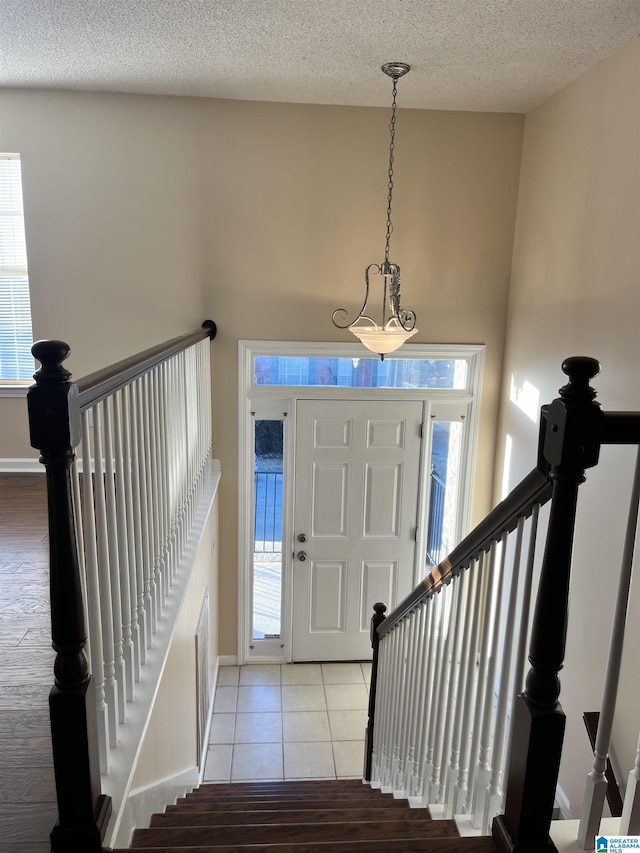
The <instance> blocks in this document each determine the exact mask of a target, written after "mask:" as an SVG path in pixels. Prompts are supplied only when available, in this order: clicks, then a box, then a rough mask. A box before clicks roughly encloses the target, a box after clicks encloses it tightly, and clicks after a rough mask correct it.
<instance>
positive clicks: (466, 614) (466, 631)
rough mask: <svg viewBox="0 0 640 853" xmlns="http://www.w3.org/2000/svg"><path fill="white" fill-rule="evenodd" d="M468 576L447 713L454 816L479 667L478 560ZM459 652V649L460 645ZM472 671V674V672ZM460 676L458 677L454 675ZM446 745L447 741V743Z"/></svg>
mask: <svg viewBox="0 0 640 853" xmlns="http://www.w3.org/2000/svg"><path fill="white" fill-rule="evenodd" d="M463 574H464V575H465V576H466V583H467V587H468V590H467V594H466V596H465V598H464V608H463V609H462V611H461V613H460V615H459V617H458V625H459V626H460V627H459V628H458V629H457V631H458V635H459V637H460V650H459V653H458V655H459V661H460V664H459V666H458V668H457V670H456V671H454V670H452V673H451V675H452V677H451V682H453V683H456V682H457V696H456V697H455V706H454V696H455V692H454V691H455V689H456V688H455V686H452V684H450V685H449V694H448V697H447V706H448V712H447V716H448V718H449V720H450V721H452V725H453V730H452V732H451V738H450V744H451V747H450V755H449V766H448V768H447V773H446V778H445V780H444V781H445V784H446V788H445V792H444V796H443V797H442V799H443V800H444V803H445V806H444V816H445V817H446V818H451V817H452V816H453V802H454V790H455V784H456V783H457V781H458V776H459V772H460V747H461V736H462V724H463V719H464V709H465V699H466V694H467V692H468V691H469V690H470V684H469V681H470V678H472V677H473V670H474V668H475V659H474V655H473V651H472V648H471V638H472V627H473V618H472V617H473V613H472V611H473V606H474V602H475V599H476V590H477V588H478V564H477V561H475V560H474V561H472V563H471V565H470V566H469V568H468V569H467V570H466V571H465V572H464V573H463ZM456 651H457V648H456ZM470 673H471V675H470ZM454 676H457V677H454ZM445 745H446V744H445Z"/></svg>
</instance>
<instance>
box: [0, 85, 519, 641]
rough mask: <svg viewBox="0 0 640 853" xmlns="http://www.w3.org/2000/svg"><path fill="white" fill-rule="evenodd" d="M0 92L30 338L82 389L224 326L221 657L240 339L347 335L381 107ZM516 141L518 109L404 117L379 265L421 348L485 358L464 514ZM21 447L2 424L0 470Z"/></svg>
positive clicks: (382, 177)
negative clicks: (198, 330)
mask: <svg viewBox="0 0 640 853" xmlns="http://www.w3.org/2000/svg"><path fill="white" fill-rule="evenodd" d="M0 98H1V100H0V109H1V125H0V128H1V135H0V149H1V150H10V151H18V152H20V153H21V154H22V156H23V172H24V195H25V210H26V231H27V250H28V254H29V268H30V277H31V287H32V301H33V319H34V333H35V336H36V337H58V338H62V339H65V340H67V341H69V342H70V343H71V344H72V349H73V353H72V356H71V358H70V359H69V362H68V364H69V366H70V369H71V370H72V371H73V373H74V375H75V376H80V375H82V374H84V373H87V372H89V371H91V370H94V369H95V368H97V367H98V366H101V365H105V364H108V363H110V362H112V361H114V360H116V359H119V358H122V357H124V356H126V355H129V354H131V353H133V352H136V351H137V350H139V349H141V348H143V347H145V346H149V345H151V344H152V343H156V342H159V341H161V340H163V339H165V338H168V337H171V336H172V335H175V334H178V333H180V332H182V331H186V330H188V329H190V328H191V327H194V326H195V325H197V324H199V323H200V322H201V320H202V319H203V318H204V316H205V315H207V316H211V317H212V318H213V319H214V320H215V321H216V322H217V323H218V327H219V338H218V340H217V341H216V343H215V344H214V346H213V352H214V373H215V387H216V396H215V402H214V410H215V423H214V443H215V455H216V456H217V457H219V458H220V459H221V462H222V470H223V471H224V472H225V477H224V480H223V482H222V485H221V495H220V497H221V509H220V511H221V525H222V529H223V530H224V531H225V536H224V538H223V540H222V542H221V596H222V600H223V601H224V608H223V609H222V613H221V647H220V651H221V653H222V654H233V653H235V647H236V577H237V569H236V563H237V543H236V539H237V533H236V530H237V522H236V505H237V482H236V471H237V341H238V339H239V338H267V339H280V338H282V339H285V340H344V339H345V335H346V334H347V333H345V332H342V333H341V332H338V330H336V329H334V327H333V326H332V325H331V319H330V318H331V312H332V310H333V309H334V308H336V307H338V306H341V305H345V307H350V308H356V306H358V305H359V301H360V300H361V299H362V294H363V273H364V267H365V266H366V265H367V264H368V263H371V262H374V261H375V262H380V261H381V260H382V259H383V252H384V233H385V209H386V162H387V156H388V131H387V128H388V120H389V112H388V110H386V109H372V108H346V107H326V106H308V105H291V104H287V105H285V104H269V103H251V102H238V101H213V100H206V99H188V98H161V97H145V96H127V95H104V94H88V93H71V92H48V93H45V92H26V91H5V92H4V93H0ZM522 128H523V118H522V116H517V115H491V114H475V113H446V112H422V111H413V110H409V111H405V110H400V111H399V113H398V135H397V145H396V169H395V194H394V225H395V233H394V236H393V242H392V260H395V261H396V262H398V263H400V264H401V266H402V276H403V301H404V303H405V304H406V306H407V307H411V308H413V309H414V310H415V311H416V312H417V314H418V321H419V328H420V332H419V334H418V335H417V336H416V338H415V339H414V340H416V341H418V342H454V343H455V342H460V343H484V344H486V345H487V355H486V369H485V376H484V385H483V395H482V403H481V424H480V443H479V452H478V464H477V476H476V489H475V501H474V517H475V518H476V519H477V518H479V517H480V516H481V515H482V514H483V513H484V512H485V511H486V509H487V508H488V507H489V503H490V498H491V487H492V476H493V465H494V446H495V423H496V418H497V407H498V396H499V387H500V379H501V364H502V353H503V343H504V323H505V316H506V306H507V294H508V285H509V276H510V267H511V251H512V238H513V226H514V216H515V204H516V193H517V183H518V172H519V164H520V153H521V141H522ZM10 402H11V403H13V401H10ZM5 403H6V401H3V400H0V411H4V406H5ZM25 428H26V427H25ZM22 447H24V440H23V436H22V435H21V434H15V433H14V428H13V427H12V426H11V424H10V425H9V429H8V430H7V431H6V433H4V434H3V435H2V436H1V437H0V457H2V456H4V457H7V456H18V455H21V453H22V450H21V448H22Z"/></svg>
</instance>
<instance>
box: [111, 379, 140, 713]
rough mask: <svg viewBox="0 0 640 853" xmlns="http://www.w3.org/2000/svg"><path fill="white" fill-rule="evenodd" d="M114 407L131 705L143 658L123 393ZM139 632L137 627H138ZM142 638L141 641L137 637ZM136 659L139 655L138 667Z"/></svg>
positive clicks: (124, 634)
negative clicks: (134, 582)
mask: <svg viewBox="0 0 640 853" xmlns="http://www.w3.org/2000/svg"><path fill="white" fill-rule="evenodd" d="M112 404H113V427H114V429H113V437H114V450H115V468H116V489H115V500H116V518H117V520H118V526H117V531H116V532H117V550H118V566H119V569H120V601H121V610H120V612H121V614H122V656H123V658H124V664H125V684H124V690H123V697H124V698H125V699H126V700H127V702H132V701H133V697H134V682H135V679H136V677H139V672H140V658H139V651H137V650H136V640H135V638H134V631H135V629H134V626H133V620H134V612H135V620H136V623H137V608H136V610H135V611H134V608H133V604H132V602H134V601H135V586H134V588H133V592H134V594H133V597H132V594H131V593H132V588H131V587H132V585H131V578H132V576H133V577H134V578H135V574H134V572H133V565H131V566H130V563H129V557H130V552H133V530H132V526H131V524H130V513H129V511H128V507H127V485H126V483H127V481H128V483H129V491H130V489H131V460H130V458H129V453H128V448H127V443H126V441H125V430H124V429H123V422H122V419H123V392H122V391H118V392H116V393H115V394H114V395H113V397H112ZM136 629H137V624H136ZM138 639H139V638H138ZM136 656H138V660H137V664H136Z"/></svg>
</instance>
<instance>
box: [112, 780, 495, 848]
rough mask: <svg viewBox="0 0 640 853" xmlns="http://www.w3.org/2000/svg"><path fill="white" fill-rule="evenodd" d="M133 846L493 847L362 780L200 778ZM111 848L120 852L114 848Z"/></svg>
mask: <svg viewBox="0 0 640 853" xmlns="http://www.w3.org/2000/svg"><path fill="white" fill-rule="evenodd" d="M131 849H133V850H137V851H138V853H163V851H164V853H178V851H181V853H226V851H229V853H231V851H241V850H260V851H261V853H298V851H299V853H321V851H331V853H347V851H357V850H387V851H393V853H396V851H397V853H400V851H405V850H406V851H413V850H423V851H424V850H431V851H436V853H495V850H496V848H495V846H494V844H493V840H492V839H491V838H487V837H483V838H461V837H460V836H459V834H458V830H457V828H456V824H455V822H454V821H452V820H432V819H431V817H430V815H429V812H428V810H426V809H411V808H410V807H409V805H408V803H407V801H406V800H396V799H394V798H393V796H391V795H390V794H382V793H380V791H378V790H374V789H372V788H369V787H368V786H365V785H363V784H362V783H361V782H360V780H352V779H348V780H339V781H333V780H323V781H300V782H257V783H256V782H250V783H246V784H233V783H230V784H216V785H203V786H201V787H200V788H198V789H197V790H195V791H193V792H192V793H191V794H188V795H187V796H186V797H183V798H181V799H180V800H178V803H177V804H176V805H175V806H167V809H166V811H165V813H164V814H156V815H154V816H153V817H152V819H151V826H150V827H149V829H136V830H135V832H134V835H133V840H132V844H131ZM113 853H125V851H123V850H114V851H113Z"/></svg>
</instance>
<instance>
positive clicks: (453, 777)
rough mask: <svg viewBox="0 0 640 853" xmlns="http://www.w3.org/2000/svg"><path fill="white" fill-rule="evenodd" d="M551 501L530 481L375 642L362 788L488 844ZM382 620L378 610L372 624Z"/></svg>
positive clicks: (538, 482)
mask: <svg viewBox="0 0 640 853" xmlns="http://www.w3.org/2000/svg"><path fill="white" fill-rule="evenodd" d="M550 495H551V485H550V483H549V480H548V478H547V476H546V475H545V474H544V473H542V472H540V471H538V470H535V469H534V470H533V471H532V472H531V473H530V474H529V475H528V476H527V477H526V478H525V479H524V480H523V481H522V482H521V483H520V484H519V486H517V487H516V489H514V490H513V492H512V493H511V494H510V495H509V497H508V498H507V499H506V500H505V501H503V502H502V503H501V504H499V505H498V506H497V507H496V508H495V509H494V510H493V511H492V513H490V514H489V516H488V517H487V518H486V519H484V521H483V522H482V523H481V524H480V525H479V526H478V527H476V529H475V530H474V531H473V533H472V534H470V536H468V537H467V538H466V539H465V540H464V541H463V542H462V543H461V544H460V545H459V546H458V547H457V548H456V549H455V550H454V551H453V552H452V554H450V555H449V557H448V558H447V559H446V560H444V561H443V562H441V563H440V565H439V566H438V567H437V568H436V569H434V570H432V572H431V573H430V574H429V575H428V577H427V578H426V579H425V581H424V582H423V584H422V585H421V587H418V588H417V589H416V590H414V592H413V593H412V594H411V595H410V596H408V598H407V599H405V601H404V602H402V604H400V605H399V606H398V608H396V610H395V612H394V613H392V614H391V615H390V616H389V617H388V618H387V619H385V620H384V621H382V622H381V624H379V627H378V628H377V630H376V631H373V630H372V638H373V647H374V665H373V668H372V682H371V683H372V693H373V691H374V689H375V697H374V699H373V709H371V708H370V720H369V726H368V730H367V747H368V750H367V751H368V754H369V755H370V758H369V761H370V772H368V771H367V770H365V778H367V779H370V781H371V784H372V785H373V786H374V787H380V788H381V789H382V790H383V791H385V792H390V791H392V792H393V793H394V795H395V796H397V797H408V798H409V799H410V801H411V802H412V803H413V804H414V805H418V806H429V807H430V808H431V810H432V813H434V814H437V813H441V814H442V816H443V817H446V818H451V817H452V816H453V815H454V814H455V815H459V814H466V815H468V820H469V823H470V825H471V826H472V827H474V828H475V829H481V830H482V831H484V832H485V833H486V832H488V827H489V825H490V820H491V818H493V817H494V816H495V814H497V813H498V807H499V803H498V802H497V801H499V799H500V795H501V788H500V780H501V778H502V773H503V771H504V766H505V760H506V758H505V756H506V749H507V735H508V721H509V715H510V702H511V697H512V695H513V692H514V685H521V684H522V671H523V665H522V659H523V655H522V654H521V655H520V659H518V657H517V655H516V654H515V653H514V651H513V650H514V649H520V648H523V647H524V642H525V634H526V625H527V623H528V618H527V614H526V612H525V608H526V602H527V601H528V597H529V589H530V586H531V577H532V573H533V563H534V557H535V543H536V534H537V527H538V517H539V510H540V507H541V505H543V504H544V503H546V502H547V501H548V500H549V497H550ZM383 608H384V605H381V604H377V605H375V607H374V609H376V610H377V614H378V617H377V618H378V619H379V618H380V614H381V612H382V611H383ZM374 618H375V617H374ZM516 625H518V629H516ZM376 659H377V661H378V665H377V666H376ZM405 698H406V701H404V700H405ZM372 710H374V713H375V717H374V719H372V718H371V717H372ZM372 735H373V736H372ZM434 807H437V808H434Z"/></svg>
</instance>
